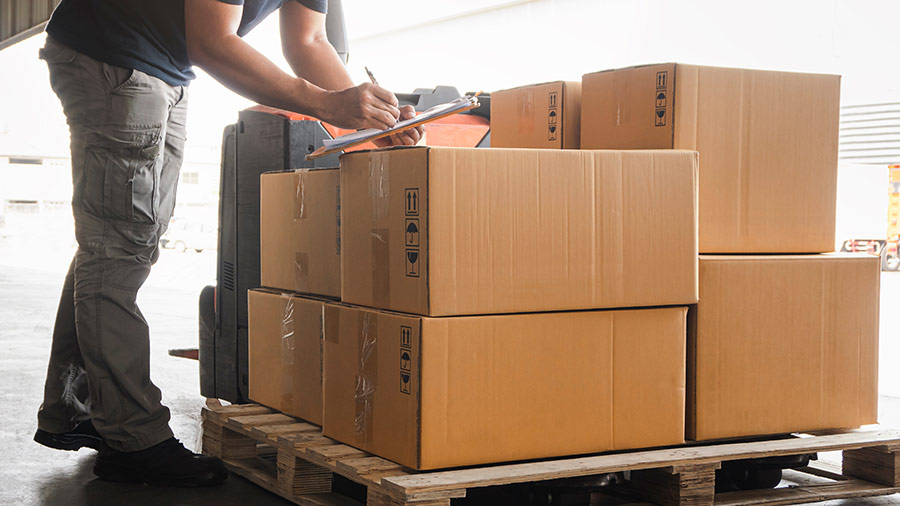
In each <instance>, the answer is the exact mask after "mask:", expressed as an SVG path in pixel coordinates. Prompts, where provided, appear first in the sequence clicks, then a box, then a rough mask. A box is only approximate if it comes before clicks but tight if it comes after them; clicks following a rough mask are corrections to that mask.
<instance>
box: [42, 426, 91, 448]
mask: <svg viewBox="0 0 900 506" xmlns="http://www.w3.org/2000/svg"><path fill="white" fill-rule="evenodd" d="M34 441H35V442H36V443H38V444H41V445H44V446H46V447H47V448H53V449H54V450H64V451H78V450H80V449H82V448H91V449H94V450H97V451H99V450H100V448H101V447H102V446H103V440H102V439H100V438H98V437H94V436H88V435H85V434H52V433H49V432H46V431H42V430H39V431H37V432H35V434H34Z"/></svg>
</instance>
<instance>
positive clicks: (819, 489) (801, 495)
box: [715, 480, 900, 506]
mask: <svg viewBox="0 0 900 506" xmlns="http://www.w3.org/2000/svg"><path fill="white" fill-rule="evenodd" d="M898 491H900V489H898V488H896V487H887V486H884V485H877V484H874V483H870V482H866V481H861V480H846V481H841V482H837V483H833V484H832V483H829V484H826V485H812V486H805V487H791V488H778V489H774V490H772V489H767V490H749V491H744V492H726V493H724V494H716V502H715V506H738V505H747V506H750V505H762V504H765V505H767V506H775V505H783V504H800V503H806V502H818V501H828V500H832V499H850V498H855V497H872V496H878V495H888V494H893V493H895V492H898Z"/></svg>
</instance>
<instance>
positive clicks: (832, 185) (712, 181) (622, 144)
mask: <svg viewBox="0 0 900 506" xmlns="http://www.w3.org/2000/svg"><path fill="white" fill-rule="evenodd" d="M582 86H583V97H582V125H581V147H582V148H584V149H668V148H674V149H692V150H696V151H699V152H700V164H701V170H700V251H701V252H702V253H817V252H826V251H833V250H834V221H835V199H836V188H837V151H838V122H839V118H840V76H833V75H814V74H796V73H788V72H767V71H759V70H742V69H729V68H715V67H697V66H693V65H681V64H677V65H676V64H674V63H668V64H664V65H649V66H644V67H633V68H627V69H620V70H611V71H606V72H598V73H595V74H588V75H585V76H584V79H583V81H582Z"/></svg>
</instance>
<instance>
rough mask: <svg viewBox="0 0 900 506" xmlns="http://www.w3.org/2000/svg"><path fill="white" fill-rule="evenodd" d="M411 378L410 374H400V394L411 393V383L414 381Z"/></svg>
mask: <svg viewBox="0 0 900 506" xmlns="http://www.w3.org/2000/svg"><path fill="white" fill-rule="evenodd" d="M410 376H411V375H410V374H409V373H408V372H401V373H400V392H402V393H404V394H408V393H409V381H410V379H412V378H411V377H410Z"/></svg>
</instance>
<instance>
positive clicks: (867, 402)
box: [687, 254, 881, 440]
mask: <svg viewBox="0 0 900 506" xmlns="http://www.w3.org/2000/svg"><path fill="white" fill-rule="evenodd" d="M880 275H881V272H880V267H879V260H878V258H877V257H873V256H868V255H841V254H828V255H797V256H706V255H704V256H701V257H700V302H699V303H698V304H697V306H696V310H693V309H692V310H691V318H690V322H691V323H690V324H689V326H688V328H689V330H688V421H687V437H688V439H695V440H702V439H717V438H729V437H742V436H754V435H764V434H780V433H788V432H796V431H809V430H822V429H838V428H848V427H858V426H860V425H864V424H869V423H874V422H875V421H876V415H877V400H878V374H877V373H878V302H879V293H878V292H879V290H878V288H879V277H880Z"/></svg>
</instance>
